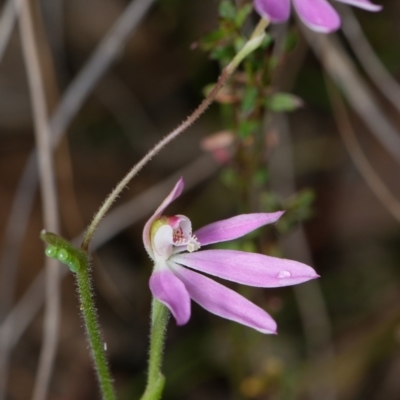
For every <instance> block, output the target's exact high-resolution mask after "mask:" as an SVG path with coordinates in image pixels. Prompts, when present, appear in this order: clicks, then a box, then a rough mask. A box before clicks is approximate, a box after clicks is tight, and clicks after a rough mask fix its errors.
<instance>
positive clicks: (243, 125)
mask: <svg viewBox="0 0 400 400" xmlns="http://www.w3.org/2000/svg"><path fill="white" fill-rule="evenodd" d="M259 127H260V121H254V120H243V121H241V122H240V125H239V132H238V133H239V136H240V137H241V138H243V139H245V138H247V137H249V136H251V135H252V134H253V133H254V132H255V131H256V130H257V129H258V128H259Z"/></svg>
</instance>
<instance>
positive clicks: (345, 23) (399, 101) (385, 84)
mask: <svg viewBox="0 0 400 400" xmlns="http://www.w3.org/2000/svg"><path fill="white" fill-rule="evenodd" d="M341 9H342V12H341V15H342V31H343V33H344V35H345V36H346V39H347V40H348V42H349V44H350V46H351V49H352V50H353V52H354V54H355V55H356V56H357V58H358V60H359V61H360V64H361V65H362V67H363V68H364V70H365V71H366V72H367V74H368V76H369V77H370V78H371V80H372V81H373V82H374V84H375V86H376V88H377V89H379V90H380V91H381V92H382V94H383V95H384V96H385V97H386V98H387V99H388V100H389V101H390V102H391V103H392V105H393V107H395V108H396V109H397V111H399V112H400V84H399V83H398V82H397V81H396V80H395V79H394V78H393V76H392V75H390V73H389V72H388V71H387V69H386V68H385V66H384V65H383V64H382V62H381V60H379V58H378V57H377V55H376V53H375V51H374V49H373V48H372V46H371V45H370V43H369V42H368V39H367V38H366V37H365V35H364V32H363V31H362V28H361V25H360V24H359V22H358V21H357V18H356V17H355V15H354V13H353V11H352V10H351V8H350V7H348V6H344V5H343V6H342V7H341Z"/></svg>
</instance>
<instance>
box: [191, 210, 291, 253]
mask: <svg viewBox="0 0 400 400" xmlns="http://www.w3.org/2000/svg"><path fill="white" fill-rule="evenodd" d="M283 213H284V211H278V212H274V213H256V214H242V215H238V216H236V217H232V218H228V219H224V220H222V221H217V222H214V223H212V224H209V225H206V226H203V227H202V228H200V229H199V230H197V231H196V232H195V233H194V234H195V235H196V237H197V239H198V241H199V242H200V244H201V245H202V246H205V245H207V244H211V243H218V242H225V241H227V240H233V239H237V238H239V237H241V236H244V235H246V234H247V233H249V232H251V231H254V230H255V229H257V228H260V227H261V226H263V225H267V224H273V223H274V222H276V221H278V219H279V218H280V217H281V215H282V214H283Z"/></svg>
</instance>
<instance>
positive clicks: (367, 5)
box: [336, 0, 382, 11]
mask: <svg viewBox="0 0 400 400" xmlns="http://www.w3.org/2000/svg"><path fill="white" fill-rule="evenodd" d="M336 1H340V2H341V3H346V4H350V5H351V6H355V7H359V8H363V9H364V10H367V11H380V10H382V6H379V5H377V4H372V3H371V2H370V1H369V0H336Z"/></svg>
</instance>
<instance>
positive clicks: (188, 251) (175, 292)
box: [143, 179, 318, 333]
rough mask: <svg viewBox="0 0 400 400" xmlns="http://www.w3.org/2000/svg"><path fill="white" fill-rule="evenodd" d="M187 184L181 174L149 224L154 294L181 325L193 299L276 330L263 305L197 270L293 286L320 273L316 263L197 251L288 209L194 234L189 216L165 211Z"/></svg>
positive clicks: (145, 234) (267, 284) (237, 219)
mask: <svg viewBox="0 0 400 400" xmlns="http://www.w3.org/2000/svg"><path fill="white" fill-rule="evenodd" d="M183 186H184V183H183V180H182V179H180V180H179V181H178V183H177V184H176V185H175V187H174V188H173V190H172V191H171V193H170V194H169V195H168V196H167V197H166V198H165V200H164V201H163V202H162V203H161V205H160V206H159V207H158V209H157V210H156V212H155V213H154V214H153V216H152V217H151V218H150V219H149V220H148V221H147V223H146V225H145V227H144V230H143V242H144V245H145V248H146V250H147V252H148V254H149V255H150V257H151V259H152V260H153V262H154V270H153V273H152V275H151V278H150V290H151V292H152V293H153V296H154V297H155V298H156V299H158V300H159V301H160V302H161V303H163V304H165V305H166V306H167V307H168V308H169V309H170V311H171V313H172V315H173V316H174V317H175V319H176V322H177V324H178V325H183V324H185V323H187V322H188V320H189V318H190V314H191V299H192V300H194V301H195V302H197V303H198V304H200V305H201V306H202V307H203V308H205V309H206V310H208V311H210V312H211V313H213V314H216V315H219V316H220V317H223V318H227V319H230V320H233V321H236V322H239V323H240V324H243V325H246V326H249V327H251V328H254V329H256V330H258V331H260V332H262V333H276V323H275V321H274V320H273V319H272V317H271V316H270V315H269V314H267V313H266V312H265V311H264V310H263V309H261V308H260V307H258V306H256V305H255V304H253V303H251V302H250V301H249V300H247V299H245V298H244V297H242V296H241V295H239V294H238V293H236V292H234V291H233V290H231V289H228V288H227V287H225V286H223V285H221V284H219V283H217V282H215V281H213V280H212V279H210V278H208V277H206V276H204V275H203V274H200V273H198V272H195V271H199V272H202V273H206V274H208V275H213V276H216V277H219V278H223V279H227V280H230V281H233V282H238V283H242V284H244V285H249V286H257V287H280V286H289V285H295V284H298V283H301V282H305V281H308V280H310V279H314V278H317V277H318V275H317V274H316V272H315V271H314V270H313V269H312V268H311V267H309V266H307V265H304V264H301V263H299V262H297V261H291V260H286V259H280V258H276V257H270V256H266V255H262V254H255V253H248V252H242V251H235V250H201V251H197V250H198V249H199V248H200V246H205V245H208V244H211V243H218V242H224V241H227V240H233V239H236V238H239V237H241V236H243V235H245V234H247V233H249V232H251V231H253V230H254V229H257V228H259V227H261V226H263V225H266V224H271V223H274V222H276V221H277V220H278V219H279V218H280V216H281V215H282V214H283V212H282V211H279V212H275V213H258V214H243V215H238V216H236V217H233V218H229V219H226V220H223V221H218V222H214V223H212V224H210V225H206V226H204V227H203V228H201V229H199V230H198V231H196V232H195V234H192V224H191V222H190V220H189V219H188V218H187V217H185V216H183V215H175V216H162V215H161V214H162V213H163V212H164V210H165V209H166V208H167V206H168V205H169V204H170V203H171V202H172V201H174V200H175V199H176V198H177V197H178V196H179V195H180V194H181V192H182V190H183Z"/></svg>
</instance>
